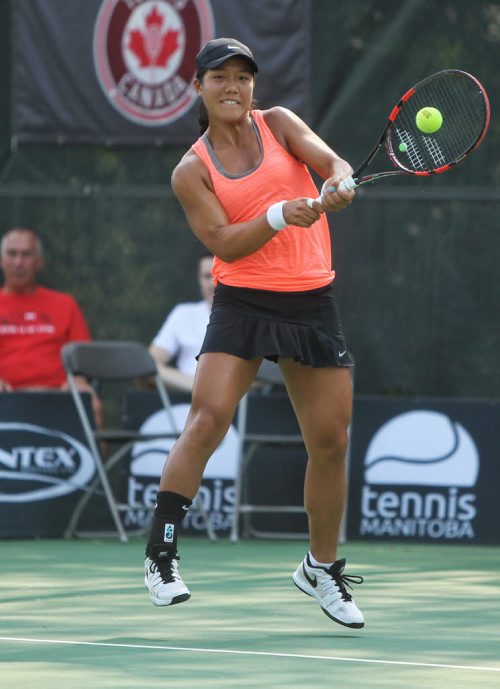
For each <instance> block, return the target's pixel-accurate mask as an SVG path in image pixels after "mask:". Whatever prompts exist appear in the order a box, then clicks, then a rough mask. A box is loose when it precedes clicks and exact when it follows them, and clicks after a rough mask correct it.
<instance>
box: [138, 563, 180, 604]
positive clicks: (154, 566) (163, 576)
mask: <svg viewBox="0 0 500 689" xmlns="http://www.w3.org/2000/svg"><path fill="white" fill-rule="evenodd" d="M178 559H179V558H178V557H171V556H166V557H165V556H163V557H155V558H154V559H153V558H150V557H146V560H145V561H144V572H145V574H144V584H145V585H146V588H147V589H148V590H149V595H150V596H151V600H152V602H153V604H154V605H160V606H162V605H175V604H176V603H183V602H184V601H186V600H189V598H191V593H190V592H189V589H188V587H187V586H186V584H185V583H184V582H183V581H182V579H181V575H180V574H179V567H178V565H177V560H178Z"/></svg>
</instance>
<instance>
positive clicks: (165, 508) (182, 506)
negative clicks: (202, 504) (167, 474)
mask: <svg viewBox="0 0 500 689" xmlns="http://www.w3.org/2000/svg"><path fill="white" fill-rule="evenodd" d="M192 503H193V501H192V500H190V499H189V498H185V497H184V496H183V495H179V494H178V493H171V492H170V491H162V492H160V493H158V496H157V499H156V507H155V511H154V515H153V521H152V524H151V529H150V532H149V538H148V542H147V545H146V555H147V556H148V557H159V558H161V557H177V535H178V532H179V527H180V524H181V522H182V520H183V519H184V517H185V516H186V513H187V511H188V509H189V508H190V507H191V505H192Z"/></svg>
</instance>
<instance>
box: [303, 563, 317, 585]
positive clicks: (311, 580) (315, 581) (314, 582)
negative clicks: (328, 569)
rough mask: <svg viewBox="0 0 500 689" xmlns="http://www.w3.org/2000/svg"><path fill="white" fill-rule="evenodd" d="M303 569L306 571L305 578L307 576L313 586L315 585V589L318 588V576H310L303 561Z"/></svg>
mask: <svg viewBox="0 0 500 689" xmlns="http://www.w3.org/2000/svg"><path fill="white" fill-rule="evenodd" d="M302 571H303V572H304V576H305V578H306V579H307V581H308V582H309V583H310V584H311V586H312V587H313V589H315V588H317V586H318V579H317V578H316V577H314V579H312V578H311V577H310V576H309V574H308V573H307V572H306V568H305V567H304V564H303V563H302Z"/></svg>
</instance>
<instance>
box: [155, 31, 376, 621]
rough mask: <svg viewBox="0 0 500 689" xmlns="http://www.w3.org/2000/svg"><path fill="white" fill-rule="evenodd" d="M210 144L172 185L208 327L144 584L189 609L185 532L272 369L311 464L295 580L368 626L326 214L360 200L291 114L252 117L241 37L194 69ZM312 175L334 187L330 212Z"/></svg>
mask: <svg viewBox="0 0 500 689" xmlns="http://www.w3.org/2000/svg"><path fill="white" fill-rule="evenodd" d="M196 66H197V74H196V80H195V86H196V89H197V90H198V93H199V95H200V99H201V103H200V113H201V116H200V124H201V125H202V131H203V130H205V131H203V134H202V136H201V137H200V138H199V139H198V141H196V143H195V144H194V145H193V146H192V147H191V149H190V150H189V151H188V152H187V153H186V155H185V156H184V157H183V158H182V160H181V161H180V163H179V164H178V165H177V167H176V168H175V170H174V172H173V175H172V187H173V190H174V192H175V194H176V196H177V198H178V199H179V201H180V203H181V204H182V207H183V209H184V212H185V214H186V217H187V219H188V221H189V224H190V226H191V228H192V230H193V232H194V234H195V235H196V236H197V237H198V239H199V240H200V242H202V244H204V245H205V246H206V247H207V248H208V249H209V250H210V251H211V252H213V254H214V256H215V258H214V263H213V271H212V272H213V277H214V282H215V283H216V288H215V295H214V301H213V306H212V312H211V316H210V322H209V325H208V327H207V332H206V336H205V340H204V342H203V345H202V348H201V352H200V355H199V360H198V367H197V372H196V377H195V382H194V389H193V394H192V404H191V411H190V413H189V416H188V419H187V422H186V426H185V429H184V431H183V433H182V435H181V436H180V438H179V440H178V441H177V443H176V445H175V446H174V448H173V449H172V450H171V452H170V454H169V457H168V459H167V461H166V463H165V467H164V470H163V473H162V477H161V482H160V487H159V493H158V499H157V506H156V509H155V514H154V517H153V523H152V527H151V532H150V536H149V541H148V544H147V548H146V561H145V583H146V586H147V588H148V589H149V592H150V594H151V599H152V601H153V603H154V604H155V605H160V606H163V605H173V604H175V603H180V602H182V601H185V600H187V599H188V598H189V597H190V592H189V589H188V588H187V586H186V585H185V584H184V582H183V581H182V579H181V577H180V574H179V570H178V564H177V561H178V559H179V556H178V553H177V534H178V529H179V525H180V523H181V521H182V519H183V518H184V516H185V514H186V511H187V510H188V509H189V507H190V505H191V503H192V499H193V498H194V496H195V495H196V493H197V491H198V488H199V486H200V482H201V479H202V475H203V471H204V469H205V465H206V463H207V462H208V460H209V458H210V456H211V455H212V453H213V452H214V451H215V449H216V448H217V446H218V445H219V443H220V442H221V441H222V439H223V438H224V435H225V434H226V431H227V430H228V427H229V425H230V423H231V420H232V419H233V416H234V413H235V409H236V407H237V405H238V402H239V401H240V399H241V398H242V396H243V395H244V394H245V393H246V391H247V390H248V388H249V387H250V385H251V384H252V381H253V379H254V377H255V375H256V372H257V370H258V368H259V365H260V363H261V361H262V359H263V358H266V359H271V360H273V361H276V362H277V363H278V365H279V366H280V369H281V372H282V375H283V378H284V381H285V383H286V387H287V391H288V394H289V397H290V400H291V403H292V405H293V407H294V410H295V413H296V415H297V418H298V421H299V425H300V428H301V432H302V435H303V438H304V443H305V446H306V448H307V453H308V463H307V470H306V477H305V488H304V493H305V498H304V499H305V508H306V511H307V515H308V523H309V533H310V550H309V552H308V553H307V554H306V556H305V558H304V560H303V562H301V563H300V565H299V566H298V568H297V570H296V571H295V573H294V574H293V581H294V583H295V584H296V586H297V587H298V588H299V589H301V590H302V591H303V592H304V593H306V594H308V595H310V596H312V597H314V598H315V599H316V600H317V601H318V603H319V604H320V606H321V608H322V609H323V611H324V612H325V613H326V615H328V616H329V617H330V618H331V619H333V620H335V621H336V622H339V623H340V624H343V625H346V626H348V627H362V626H363V625H364V619H363V615H362V614H361V612H360V611H359V609H358V608H357V606H356V604H355V602H354V601H353V599H352V597H351V595H350V594H349V593H348V591H347V589H346V586H348V587H350V583H360V582H361V581H362V579H361V577H350V576H346V575H345V574H344V566H345V560H344V559H337V545H338V538H339V531H340V523H341V519H342V515H343V510H344V504H345V488H346V479H345V454H346V448H347V440H348V438H347V430H348V426H349V422H350V418H351V404H352V387H351V379H350V375H349V367H350V366H352V365H353V360H352V358H351V356H350V354H349V352H348V350H347V346H346V343H345V340H344V335H343V332H342V326H341V323H340V320H339V315H338V311H337V306H336V303H335V298H334V294H333V288H332V282H333V279H334V276H335V273H334V271H333V270H332V265H331V246H330V233H329V228H328V223H327V220H326V217H325V215H324V212H325V211H340V210H342V209H343V208H345V207H346V206H347V205H348V204H350V203H351V201H352V199H353V196H354V192H353V191H344V192H335V189H337V188H338V186H339V184H340V182H341V180H342V179H345V178H346V177H348V176H349V175H350V174H351V173H352V168H351V166H350V165H349V164H348V163H346V162H345V161H344V160H342V159H341V158H340V157H339V156H338V155H336V154H335V153H334V152H333V151H332V150H331V149H330V148H329V147H328V146H327V145H326V144H325V143H324V142H323V141H322V140H321V139H320V138H319V137H318V136H316V135H315V134H314V133H313V132H312V131H311V130H310V129H309V127H308V126H307V125H306V124H305V123H304V122H303V121H302V120H301V119H300V118H299V117H297V116H296V115H295V114H293V113H292V112H290V111H289V110H287V109H285V108H282V107H275V108H271V109H269V110H263V111H261V110H258V109H255V108H254V106H253V90H254V85H255V74H256V73H257V71H258V67H257V63H256V62H255V58H254V56H253V54H252V52H251V51H250V49H249V48H248V47H247V46H246V45H244V44H242V43H240V42H239V41H237V40H235V39H232V38H219V39H215V40H212V41H209V42H208V43H207V44H206V45H205V46H204V48H203V49H202V50H201V51H200V52H199V53H198V55H197V58H196ZM308 168H312V169H313V170H315V171H316V172H317V173H318V174H319V175H321V177H322V178H323V179H325V180H326V183H325V185H324V187H323V188H324V189H325V191H324V193H323V194H322V200H321V203H320V202H318V201H314V202H312V201H311V199H313V198H316V197H317V190H316V187H315V185H314V182H313V180H312V177H311V175H310V172H309V170H308Z"/></svg>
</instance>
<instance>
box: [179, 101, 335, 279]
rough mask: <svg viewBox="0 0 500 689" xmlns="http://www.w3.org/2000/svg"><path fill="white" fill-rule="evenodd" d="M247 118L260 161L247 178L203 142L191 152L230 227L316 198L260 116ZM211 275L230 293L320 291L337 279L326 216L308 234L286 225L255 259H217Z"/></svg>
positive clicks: (305, 174) (305, 176)
mask: <svg viewBox="0 0 500 689" xmlns="http://www.w3.org/2000/svg"><path fill="white" fill-rule="evenodd" d="M251 117H252V119H253V122H254V126H255V131H256V134H257V136H258V138H259V141H260V145H261V149H262V158H261V162H260V163H259V164H258V165H257V166H256V167H255V168H254V169H252V170H249V171H248V172H247V173H245V174H243V175H229V174H227V173H226V172H225V171H224V170H223V169H222V167H221V165H220V163H219V161H218V160H217V157H216V156H215V153H214V151H213V149H212V147H211V145H210V142H209V141H208V137H206V136H202V137H200V138H199V139H198V141H196V143H195V144H194V145H193V147H192V150H193V151H194V152H195V153H196V154H197V155H198V156H199V157H200V158H201V160H202V161H203V162H204V163H205V165H206V166H207V168H208V170H209V172H210V177H211V179H212V184H213V188H214V191H215V195H216V196H217V198H218V199H219V201H220V203H221V204H222V206H223V207H224V209H225V211H226V214H227V217H228V219H229V222H230V223H231V224H233V223H240V222H245V221H248V220H252V219H253V218H256V217H258V216H259V215H262V214H263V213H265V212H266V211H267V209H268V207H269V206H270V205H271V204H273V203H276V202H277V201H283V200H290V199H294V198H298V197H301V196H306V197H312V198H316V196H317V195H318V192H317V189H316V185H315V184H314V182H313V180H312V177H311V175H310V173H309V170H308V169H307V167H306V165H304V163H301V162H300V161H298V160H297V159H296V158H294V157H293V156H291V155H290V154H289V153H288V152H287V151H286V150H285V149H284V148H283V146H281V145H280V144H279V143H278V142H277V141H276V139H275V138H274V135H273V133H272V131H271V130H270V129H269V127H268V126H267V124H266V122H265V120H264V116H263V114H262V111H260V110H253V111H252V112H251ZM212 272H213V275H214V278H215V281H216V282H222V283H223V284H224V285H231V286H233V287H249V288H253V289H264V290H272V291H276V292H302V291H307V290H312V289H317V288H320V287H324V286H325V285H327V284H329V283H330V282H331V281H332V280H333V279H334V277H335V273H334V271H333V270H332V257H331V242H330V231H329V228H328V221H327V219H326V216H325V214H322V215H321V217H320V219H319V220H318V221H317V222H316V223H314V225H312V226H311V227H309V228H304V227H296V226H294V225H290V226H289V227H287V228H285V229H284V230H281V231H280V232H277V233H276V235H275V236H274V237H273V238H272V239H271V240H270V241H269V242H267V244H264V246H262V247H261V248H260V249H258V250H257V251H255V252H254V253H253V254H250V255H249V256H245V257H243V258H239V259H237V260H236V261H233V262H232V263H226V262H225V261H222V260H221V259H220V258H217V257H215V258H214V265H213V269H212Z"/></svg>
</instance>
